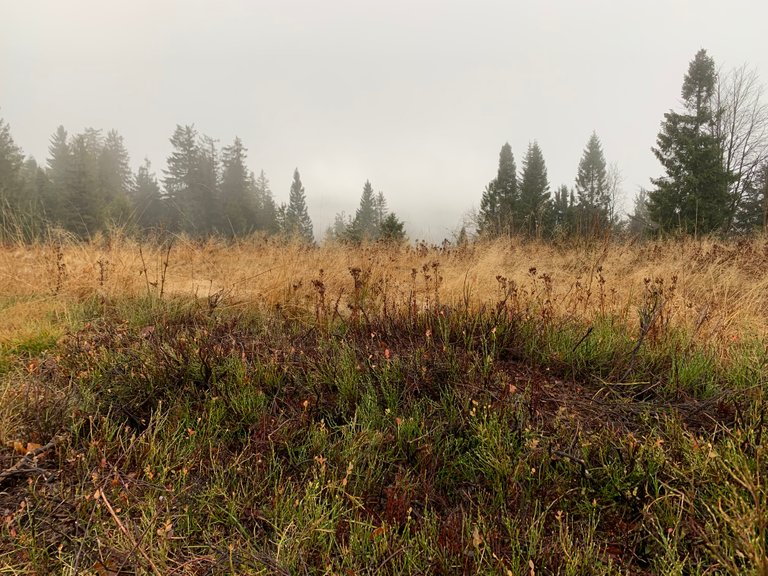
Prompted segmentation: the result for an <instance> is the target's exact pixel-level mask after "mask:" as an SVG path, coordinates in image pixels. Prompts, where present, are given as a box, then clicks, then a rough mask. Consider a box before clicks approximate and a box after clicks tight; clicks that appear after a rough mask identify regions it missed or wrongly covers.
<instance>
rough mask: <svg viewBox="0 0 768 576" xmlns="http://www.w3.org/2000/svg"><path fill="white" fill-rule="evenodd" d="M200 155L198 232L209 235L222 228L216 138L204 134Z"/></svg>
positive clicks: (200, 143)
mask: <svg viewBox="0 0 768 576" xmlns="http://www.w3.org/2000/svg"><path fill="white" fill-rule="evenodd" d="M199 149H200V155H199V156H198V162H199V164H198V169H197V175H198V182H197V183H198V186H199V188H200V213H201V218H200V220H199V222H197V231H198V234H202V235H203V236H208V235H211V234H213V233H215V232H216V231H218V230H221V229H222V227H223V223H222V218H223V216H222V212H221V194H220V183H221V173H220V172H221V170H220V163H221V162H220V159H219V151H218V149H217V148H216V140H214V139H213V138H211V137H210V136H205V135H203V136H202V137H201V138H200V142H199Z"/></svg>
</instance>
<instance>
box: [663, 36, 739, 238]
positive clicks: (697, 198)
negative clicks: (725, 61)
mask: <svg viewBox="0 0 768 576" xmlns="http://www.w3.org/2000/svg"><path fill="white" fill-rule="evenodd" d="M715 82H716V73H715V63H714V60H713V59H712V58H711V57H709V56H708V55H707V52H706V50H700V51H699V52H698V53H697V54H696V57H695V58H694V59H693V60H692V61H691V63H690V65H689V67H688V72H687V74H686V75H685V78H684V80H683V88H682V97H683V105H684V108H685V111H684V112H683V113H678V112H673V111H670V112H667V113H666V114H665V115H664V122H663V123H662V127H661V131H660V132H659V135H658V137H657V139H656V147H654V148H653V153H654V154H655V155H656V158H658V160H659V162H661V164H662V166H663V167H664V170H665V172H666V175H665V176H663V177H661V178H655V179H652V180H651V182H652V183H653V184H654V186H655V189H653V190H651V191H650V192H649V194H648V212H649V215H650V217H651V219H652V220H653V221H654V222H655V223H656V225H657V226H658V227H659V229H660V230H661V231H671V230H680V231H682V232H684V233H689V234H695V233H698V234H707V233H710V232H715V231H719V230H721V229H722V228H723V226H724V224H726V223H727V220H728V215H729V206H730V204H729V200H730V199H729V195H728V186H729V183H730V182H731V180H732V175H731V174H730V173H729V172H728V170H726V168H725V167H724V166H723V161H722V159H723V154H722V149H721V143H720V141H719V139H718V138H717V136H716V135H715V111H714V110H713V107H712V98H713V95H714V89H715Z"/></svg>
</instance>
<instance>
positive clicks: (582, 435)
mask: <svg viewBox="0 0 768 576" xmlns="http://www.w3.org/2000/svg"><path fill="white" fill-rule="evenodd" d="M226 304H227V303H221V302H218V301H211V300H210V299H209V301H208V302H207V304H206V303H205V302H202V303H201V302H200V301H181V300H176V301H173V300H172V301H165V302H163V301H158V300H157V299H151V300H150V299H148V300H141V301H137V300H122V301H115V302H110V301H106V300H104V299H102V300H99V301H95V302H94V303H93V304H92V305H90V306H84V307H83V308H82V311H81V313H80V317H79V318H78V319H77V320H75V321H74V324H73V325H71V326H66V327H62V329H63V330H66V335H65V336H64V337H62V338H51V337H50V336H49V335H47V334H41V335H40V336H39V338H35V339H32V340H29V341H27V342H24V343H19V344H18V345H17V346H14V347H9V348H8V349H7V350H4V352H3V362H6V368H4V369H3V372H2V385H1V387H0V391H1V394H0V403H1V404H2V411H3V414H4V415H5V418H4V421H5V422H6V425H5V428H4V429H3V430H2V431H1V433H0V436H2V439H3V442H5V443H6V445H5V446H3V447H0V470H3V471H4V472H3V471H0V483H1V484H0V490H2V492H1V494H2V498H0V572H2V573H4V574H14V573H15V574H30V573H36V574H54V573H62V574H99V575H107V574H109V575H116V574H138V573H154V574H235V573H236V574H309V573H322V574H365V573H369V574H458V573H467V574H475V573H481V574H516V575H517V574H531V575H533V574H564V575H565V574H574V575H575V574H766V573H768V556H767V553H768V550H766V548H767V547H768V510H767V509H766V504H767V503H766V497H767V495H768V491H766V487H765V486H764V478H766V472H768V471H767V470H766V457H767V456H768V455H766V448H765V444H763V440H764V438H763V436H764V434H763V432H764V426H765V422H764V420H765V418H764V416H765V406H764V395H765V388H766V375H767V374H768V366H766V364H768V359H767V356H768V354H766V345H765V343H764V342H756V341H752V342H742V343H739V344H738V345H734V347H733V349H731V350H729V351H728V353H727V354H724V353H722V351H719V353H717V354H716V353H715V352H716V351H714V350H708V349H706V348H702V347H701V346H699V345H696V344H694V343H693V341H691V340H688V339H686V338H685V336H684V335H681V334H679V333H676V332H674V331H672V330H662V329H657V328H659V327H658V326H655V324H654V322H656V318H657V317H653V318H651V317H648V318H646V320H643V315H642V313H641V314H640V318H641V320H640V322H638V326H637V327H635V328H634V329H630V328H627V327H626V326H625V324H623V323H619V322H613V321H611V319H610V318H605V319H601V320H600V321H596V322H595V323H594V324H593V325H591V326H587V325H583V324H577V323H575V322H570V321H565V320H558V319H554V318H552V317H551V316H550V315H548V314H547V310H546V307H543V308H541V309H529V310H526V311H522V310H518V309H517V308H516V307H515V306H513V305H512V303H511V302H510V301H509V300H507V299H504V300H502V301H501V302H499V304H498V305H497V306H496V307H489V308H487V309H485V310H479V311H478V310H468V309H462V308H461V307H457V308H448V307H433V308H432V309H431V310H427V311H422V312H417V311H415V310H414V309H413V308H411V307H405V310H404V311H401V312H397V313H395V312H391V311H390V312H384V313H381V314H378V315H377V317H370V316H369V315H367V314H366V313H365V311H364V310H361V309H357V308H355V307H353V308H352V313H351V315H350V316H349V317H348V318H342V317H341V316H340V315H339V314H337V313H335V314H330V313H322V312H323V310H321V309H319V308H318V311H317V314H316V315H312V314H307V313H302V312H301V311H298V310H293V309H290V310H289V309H286V308H282V309H277V310H275V311H274V312H273V313H269V314H265V313H260V314H256V313H252V312H248V311H243V310H242V308H241V307H238V306H235V305H231V306H227V305H226ZM385 310H386V309H385ZM325 312H329V311H325ZM643 322H645V324H644V323H643ZM29 450H32V451H33V454H36V456H34V457H32V455H30V456H28V457H26V459H23V456H22V454H23V453H25V452H27V451H29Z"/></svg>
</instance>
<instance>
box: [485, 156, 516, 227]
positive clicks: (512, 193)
mask: <svg viewBox="0 0 768 576" xmlns="http://www.w3.org/2000/svg"><path fill="white" fill-rule="evenodd" d="M518 202H519V190H518V182H517V167H516V165H515V157H514V155H513V154H512V147H511V146H510V145H509V142H507V143H505V144H504V145H503V146H502V147H501V151H500V152H499V169H498V172H497V174H496V178H494V179H493V180H491V182H489V183H488V185H487V186H486V187H485V191H484V192H483V196H482V198H481V200H480V215H479V217H480V225H479V232H480V233H481V234H482V235H484V236H490V237H494V236H498V235H499V234H502V233H503V234H513V233H514V232H515V231H516V227H517V222H516V217H517V210H518Z"/></svg>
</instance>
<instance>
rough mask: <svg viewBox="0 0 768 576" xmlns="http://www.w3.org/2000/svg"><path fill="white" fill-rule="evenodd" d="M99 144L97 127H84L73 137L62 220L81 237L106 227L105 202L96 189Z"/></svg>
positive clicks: (86, 237) (87, 236)
mask: <svg viewBox="0 0 768 576" xmlns="http://www.w3.org/2000/svg"><path fill="white" fill-rule="evenodd" d="M100 148H101V141H100V135H99V133H98V131H97V130H93V129H87V130H86V131H85V132H83V133H82V134H78V135H76V136H75V137H74V138H73V140H72V161H71V164H70V167H69V175H68V177H67V183H66V193H65V198H64V204H63V208H62V214H63V217H64V218H63V221H62V224H63V225H64V227H65V228H66V229H67V230H69V231H70V232H72V233H73V234H75V235H76V236H78V237H79V238H81V239H88V238H90V237H92V236H93V235H94V234H95V233H97V232H99V231H102V230H104V229H105V228H106V222H107V210H106V203H105V201H104V197H103V195H102V194H101V191H100V190H99V168H98V163H99V152H100Z"/></svg>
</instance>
